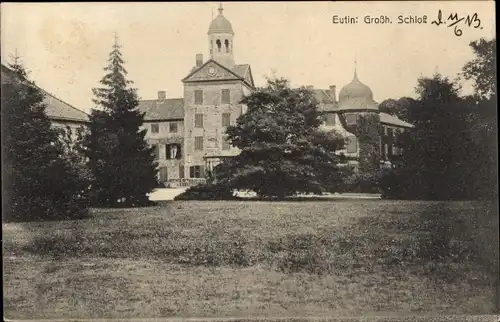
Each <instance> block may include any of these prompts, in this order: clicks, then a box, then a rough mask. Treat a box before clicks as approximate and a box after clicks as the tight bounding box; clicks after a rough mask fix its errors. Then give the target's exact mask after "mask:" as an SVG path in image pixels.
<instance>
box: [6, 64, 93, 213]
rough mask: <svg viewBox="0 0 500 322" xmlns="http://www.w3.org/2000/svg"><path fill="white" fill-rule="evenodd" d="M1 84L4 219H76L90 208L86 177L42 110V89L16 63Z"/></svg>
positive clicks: (75, 156)
mask: <svg viewBox="0 0 500 322" xmlns="http://www.w3.org/2000/svg"><path fill="white" fill-rule="evenodd" d="M10 67H11V69H12V70H13V72H14V74H15V75H16V79H15V80H14V81H12V82H11V83H9V84H4V85H2V139H3V144H2V150H3V151H2V152H3V153H2V161H3V169H2V170H3V178H2V179H3V180H2V183H3V187H2V195H3V200H2V202H3V205H4V207H3V210H4V214H3V219H4V220H5V221H38V220H55V219H71V218H80V217H81V216H83V215H85V214H86V209H87V206H88V187H89V176H88V172H87V171H86V169H85V168H84V167H83V166H82V165H81V163H78V162H75V159H77V158H78V157H77V154H76V152H75V151H70V150H67V149H66V148H65V144H64V142H63V140H61V139H60V137H59V132H58V131H57V130H55V129H54V128H52V125H51V121H50V119H49V118H48V116H47V114H46V113H45V110H46V105H45V104H44V96H43V93H42V92H41V91H40V90H39V89H38V87H36V86H35V84H34V83H33V82H31V81H29V80H28V79H27V75H26V72H25V70H24V68H23V66H21V65H20V64H19V63H17V61H16V62H14V64H11V65H10Z"/></svg>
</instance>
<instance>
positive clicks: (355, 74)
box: [354, 55, 358, 79]
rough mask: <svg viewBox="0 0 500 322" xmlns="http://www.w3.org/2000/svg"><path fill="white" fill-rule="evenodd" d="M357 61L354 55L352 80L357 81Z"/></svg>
mask: <svg viewBox="0 0 500 322" xmlns="http://www.w3.org/2000/svg"><path fill="white" fill-rule="evenodd" d="M357 69H358V59H357V58H356V55H354V79H358V71H357Z"/></svg>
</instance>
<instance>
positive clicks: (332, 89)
mask: <svg viewBox="0 0 500 322" xmlns="http://www.w3.org/2000/svg"><path fill="white" fill-rule="evenodd" d="M330 98H331V99H332V101H333V102H334V103H335V102H337V86H335V85H330Z"/></svg>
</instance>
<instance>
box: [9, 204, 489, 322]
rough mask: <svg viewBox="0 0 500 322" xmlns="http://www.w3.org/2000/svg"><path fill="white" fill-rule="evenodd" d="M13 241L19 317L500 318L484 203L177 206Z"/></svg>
mask: <svg viewBox="0 0 500 322" xmlns="http://www.w3.org/2000/svg"><path fill="white" fill-rule="evenodd" d="M3 234H4V250H3V253H4V254H3V255H4V310H5V315H4V316H6V317H7V318H11V319H29V318H45V319H55V318H70V317H71V318H98V317H100V318H104V317H107V318H118V317H120V318H139V317H173V316H182V317H248V316H261V317H262V316H267V317H283V316H291V317H293V316H316V317H321V316H352V315H355V316H360V315H373V316H376V315H379V316H380V315H385V316H391V315H424V314H433V315H436V314H493V313H494V312H495V301H496V296H497V294H496V293H495V283H497V276H498V271H497V270H496V267H498V215H497V214H496V211H495V208H491V207H490V206H488V205H487V204H482V203H478V202H447V203H442V202H409V201H380V200H377V201H374V200H357V201H328V200H325V201H314V202H311V201H302V202H257V201H234V202H229V201H228V202H195V201H185V202H182V201H176V202H164V203H162V204H161V205H159V206H157V207H151V208H142V209H120V210H114V209H111V210H110V209H108V210H93V211H92V216H91V217H90V218H87V219H82V220H73V221H59V222H44V223H36V222H33V223H11V224H3ZM495 274H496V275H495Z"/></svg>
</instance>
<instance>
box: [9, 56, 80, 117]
mask: <svg viewBox="0 0 500 322" xmlns="http://www.w3.org/2000/svg"><path fill="white" fill-rule="evenodd" d="M16 78H17V75H15V73H14V71H12V70H11V69H10V68H8V67H7V66H5V65H3V64H2V84H4V83H9V82H12V81H14V80H15V79H16ZM35 86H36V85H35ZM36 87H37V88H38V89H39V90H40V91H41V92H42V94H43V95H44V97H45V100H44V103H45V104H46V105H47V108H46V110H45V111H46V113H47V116H48V117H49V118H50V119H54V120H62V121H76V122H88V121H89V115H88V114H87V113H85V112H84V111H82V110H79V109H77V108H76V107H74V106H72V105H70V104H68V103H66V102H64V101H63V100H61V99H59V98H57V97H56V96H54V95H52V94H50V93H49V92H47V91H46V90H44V89H42V88H40V87H38V86H36Z"/></svg>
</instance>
